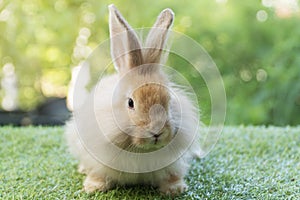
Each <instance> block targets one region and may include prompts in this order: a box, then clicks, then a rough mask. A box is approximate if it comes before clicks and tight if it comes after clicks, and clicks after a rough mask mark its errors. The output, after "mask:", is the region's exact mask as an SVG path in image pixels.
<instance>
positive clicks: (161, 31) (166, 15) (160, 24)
mask: <svg viewBox="0 0 300 200" xmlns="http://www.w3.org/2000/svg"><path fill="white" fill-rule="evenodd" d="M173 21H174V13H173V11H172V10H171V9H170V8H167V9H164V10H163V11H162V12H161V13H160V14H159V15H158V17H157V19H156V22H155V24H154V25H153V27H152V28H151V30H150V32H149V34H148V37H147V39H146V43H145V49H144V52H143V56H144V62H145V63H160V62H161V56H162V51H163V50H164V48H165V46H166V41H167V39H168V33H169V29H170V27H171V26H172V24H173Z"/></svg>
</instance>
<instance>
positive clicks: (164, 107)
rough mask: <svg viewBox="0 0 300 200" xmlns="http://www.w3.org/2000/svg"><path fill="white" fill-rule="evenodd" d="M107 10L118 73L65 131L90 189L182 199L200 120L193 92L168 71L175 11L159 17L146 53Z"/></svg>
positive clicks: (104, 81) (125, 24) (112, 9)
mask: <svg viewBox="0 0 300 200" xmlns="http://www.w3.org/2000/svg"><path fill="white" fill-rule="evenodd" d="M108 8H109V31H110V45H111V56H112V59H113V64H114V67H115V68H116V71H117V73H115V74H113V75H106V76H105V77H103V78H102V79H101V80H100V81H99V82H98V83H97V84H96V85H95V87H94V88H93V89H92V91H91V92H90V94H89V96H88V97H87V98H86V101H85V103H83V104H82V105H81V106H80V107H79V108H77V109H76V110H74V111H73V117H72V119H71V120H70V121H68V122H67V123H66V127H65V136H66V141H67V145H68V147H69V149H70V152H71V153H72V154H73V155H74V156H75V157H76V158H77V159H78V160H79V167H78V171H79V172H80V173H83V174H86V178H85V180H84V182H83V188H84V191H86V192H87V193H92V192H95V191H103V192H104V191H108V190H110V189H113V188H114V187H116V186H118V185H121V186H122V185H136V184H141V185H151V186H154V187H155V188H158V190H159V191H160V192H161V193H163V194H166V195H172V196H174V195H178V194H180V193H182V192H184V191H186V190H187V185H186V183H185V181H184V177H185V175H186V174H187V172H188V169H189V166H190V161H191V159H192V158H193V157H195V156H196V157H197V156H198V157H200V156H201V148H200V145H199V135H200V134H199V132H200V127H201V122H200V121H199V116H198V108H197V107H196V106H195V103H194V102H193V101H192V100H190V98H189V94H188V93H187V92H186V91H185V90H184V89H182V87H179V86H177V85H176V84H175V83H173V82H172V81H170V78H169V77H168V75H167V74H165V73H164V72H163V70H162V69H161V64H162V62H163V61H162V60H163V55H162V54H163V51H162V50H163V49H164V48H165V45H166V41H167V39H168V33H169V30H170V28H171V26H172V24H173V21H174V13H173V11H172V10H171V9H169V8H167V9H165V10H163V11H162V12H161V13H160V14H159V16H158V17H157V20H156V22H155V24H154V26H153V27H152V28H151V29H150V31H149V33H148V36H147V39H146V40H145V44H144V46H143V47H142V45H141V42H140V39H139V38H138V36H137V34H136V33H135V31H134V30H133V29H132V28H131V27H130V25H129V24H128V22H127V21H126V20H125V19H124V17H123V16H122V15H121V13H120V12H119V11H118V10H117V8H116V7H115V6H114V5H109V6H108ZM113 152H116V153H115V154H114V153H113ZM157 152H159V153H157ZM132 155H134V156H132ZM122 169H123V170H122Z"/></svg>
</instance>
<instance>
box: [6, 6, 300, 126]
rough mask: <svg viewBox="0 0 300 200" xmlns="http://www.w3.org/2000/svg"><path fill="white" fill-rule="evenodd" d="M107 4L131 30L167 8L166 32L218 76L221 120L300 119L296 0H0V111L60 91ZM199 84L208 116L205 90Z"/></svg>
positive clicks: (102, 28) (96, 35) (99, 36)
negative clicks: (170, 17)
mask: <svg viewBox="0 0 300 200" xmlns="http://www.w3.org/2000/svg"><path fill="white" fill-rule="evenodd" d="M110 3H114V4H115V5H116V6H117V7H118V8H119V9H120V10H121V12H122V14H123V15H124V16H125V18H126V19H127V20H128V21H129V23H130V24H131V25H132V26H133V27H134V28H140V27H149V26H151V25H152V24H153V23H154V20H155V18H156V16H157V15H158V13H159V12H160V11H161V10H162V9H164V8H166V7H170V8H172V9H173V10H174V12H175V14H176V19H175V23H174V27H173V30H175V31H179V32H182V33H184V34H186V35H188V36H190V37H191V38H193V39H194V40H196V41H197V42H198V43H199V44H201V45H202V46H203V47H204V48H205V49H206V51H207V52H208V53H209V54H210V55H211V57H212V59H213V60H214V61H215V63H216V65H217V66H218V68H219V70H220V72H221V74H222V77H223V80H224V83H225V88H226V93H227V117H226V124H230V125H236V124H254V125H258V124H265V125H269V124H274V125H297V124H299V123H300V11H299V1H298V0H263V1H258V0H243V1H240V0H215V1H214V0H203V1H192V0H190V1H172V0H166V1H158V0H157V1H146V0H141V1H133V0H128V1H121V0H120V1H113V2H112V1H104V0H100V1H99V0H91V1H81V0H49V1H43V0H0V67H1V72H0V78H1V91H0V102H2V104H1V106H2V109H6V110H13V109H17V108H18V109H22V110H30V109H32V108H34V107H35V106H36V105H37V104H38V103H41V102H42V101H44V100H45V99H46V98H47V97H53V96H56V97H65V96H66V95H67V91H68V84H69V81H70V79H71V69H72V68H73V67H75V66H77V65H78V64H79V63H80V62H81V61H82V60H84V59H85V58H87V56H88V55H89V53H90V52H91V51H92V50H93V49H94V48H95V47H97V45H98V44H99V43H100V42H102V41H104V40H106V39H107V38H108V9H107V5H109V4H110ZM185 75H186V76H187V78H188V79H189V80H190V81H191V82H193V81H195V80H194V79H193V76H192V74H190V73H186V74H185ZM16 88H17V89H16ZM201 88H205V86H201V87H200V90H199V94H198V96H201V97H202V98H200V105H201V107H202V110H203V113H204V114H203V115H204V121H205V122H208V121H209V112H210V103H209V96H208V93H207V92H203V93H201Z"/></svg>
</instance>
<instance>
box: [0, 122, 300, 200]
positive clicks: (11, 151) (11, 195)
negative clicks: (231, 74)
mask: <svg viewBox="0 0 300 200" xmlns="http://www.w3.org/2000/svg"><path fill="white" fill-rule="evenodd" d="M0 159H1V161H0V162H1V163H0V199H130V200H132V199H164V198H166V197H163V196H161V195H160V194H159V193H158V192H157V191H156V190H155V189H154V188H151V187H145V186H144V187H143V186H136V187H118V188H116V189H114V190H111V191H108V192H106V193H102V192H97V193H94V194H86V193H85V192H84V191H82V181H83V178H84V176H83V175H81V174H78V173H77V170H76V169H77V166H76V164H77V161H76V160H74V159H73V158H72V156H71V155H70V154H69V153H68V151H67V148H66V145H65V141H64V137H63V128H62V127H54V128H53V127H25V128H14V127H1V128H0ZM186 181H187V183H188V185H189V189H188V191H187V192H185V193H184V194H182V195H181V196H178V197H176V199H295V200H296V199H300V127H294V128H293V127H284V128H276V127H269V128H265V127H242V126H241V127H225V128H224V130H223V133H222V135H221V138H220V140H219V141H218V143H217V145H216V146H215V148H214V149H213V151H212V152H211V153H210V154H209V155H208V156H206V157H205V158H203V159H201V160H199V159H198V160H194V161H193V163H192V167H191V170H190V173H189V175H188V176H187V177H186ZM166 199H168V198H166Z"/></svg>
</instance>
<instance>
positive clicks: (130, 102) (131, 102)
mask: <svg viewBox="0 0 300 200" xmlns="http://www.w3.org/2000/svg"><path fill="white" fill-rule="evenodd" d="M128 107H129V108H131V109H133V108H134V102H133V100H132V98H129V99H128Z"/></svg>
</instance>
